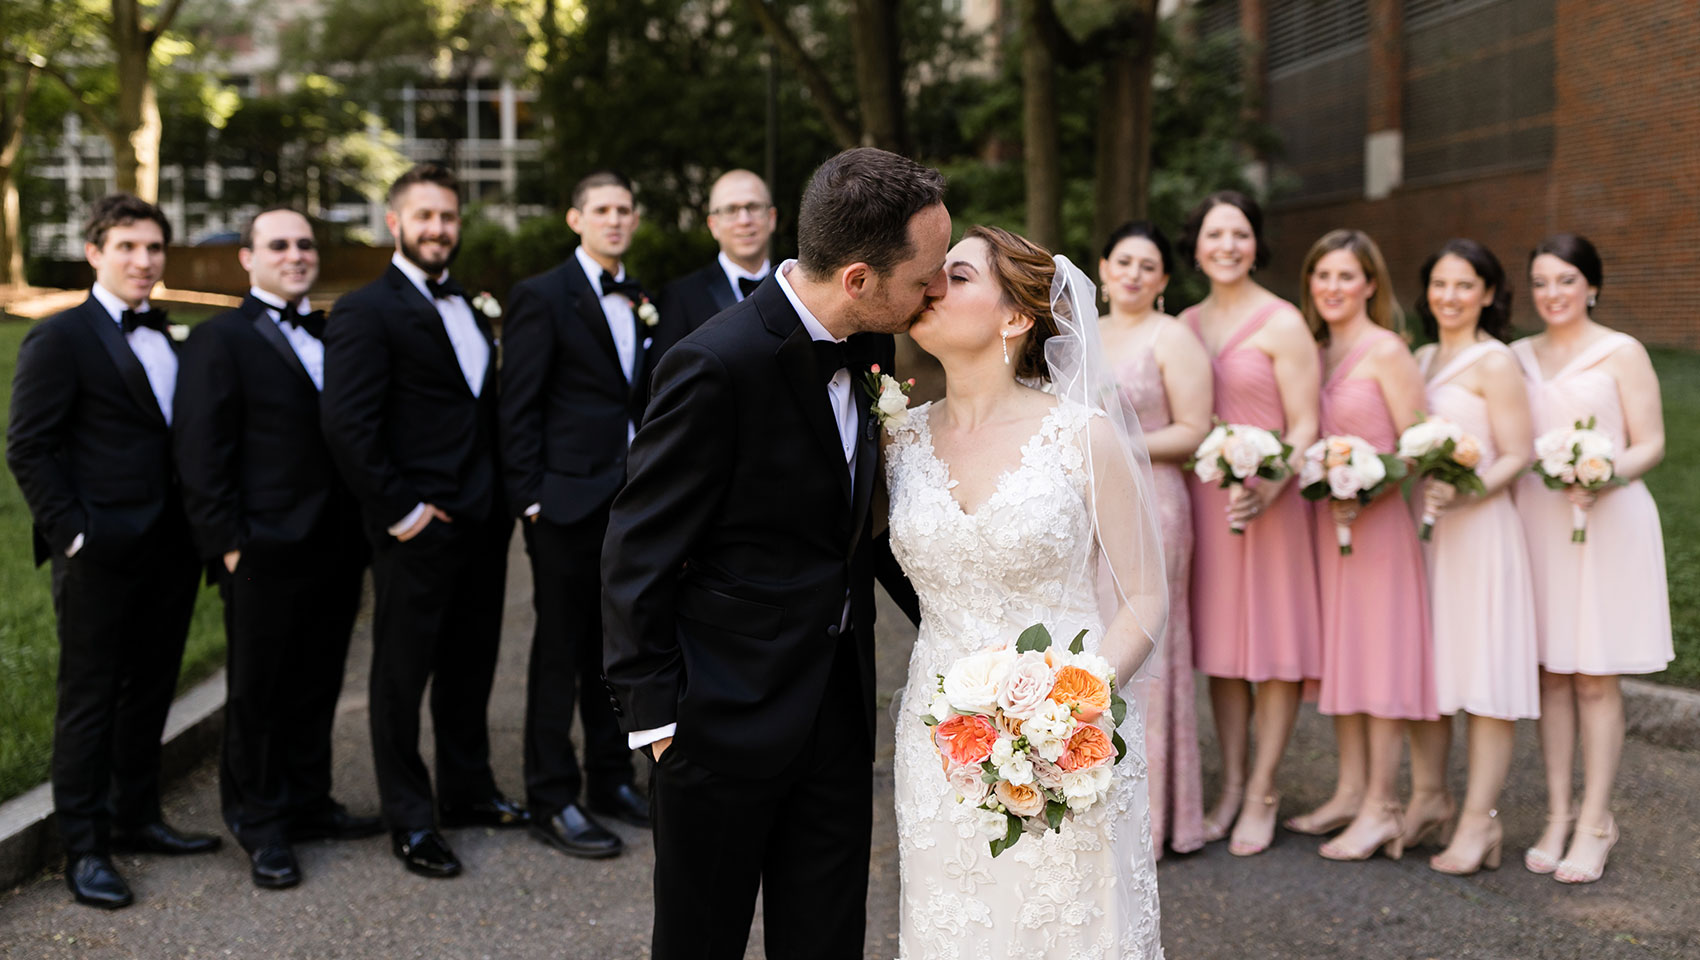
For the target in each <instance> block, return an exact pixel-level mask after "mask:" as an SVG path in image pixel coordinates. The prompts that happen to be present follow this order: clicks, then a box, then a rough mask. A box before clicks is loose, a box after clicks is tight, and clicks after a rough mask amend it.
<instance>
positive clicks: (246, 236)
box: [239, 203, 313, 250]
mask: <svg viewBox="0 0 1700 960" xmlns="http://www.w3.org/2000/svg"><path fill="white" fill-rule="evenodd" d="M268 213H293V214H297V215H299V216H300V217H301V219H303V220H305V221H307V228H308V229H309V230H311V229H312V228H313V218H312V217H309V216H307V215H306V214H305V213H302V212H301V211H299V210H297V209H295V208H294V207H291V206H289V205H287V204H281V203H280V204H278V205H277V206H273V207H267V208H265V209H264V210H261V211H260V212H259V213H256V214H254V215H253V216H251V217H249V218H248V222H247V223H244V224H243V225H242V240H241V242H240V244H239V246H240V247H241V248H242V249H243V250H252V249H254V222H255V221H256V220H259V219H260V218H261V217H263V216H265V215H266V214H268Z"/></svg>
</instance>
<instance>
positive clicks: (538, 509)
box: [525, 502, 543, 517]
mask: <svg viewBox="0 0 1700 960" xmlns="http://www.w3.org/2000/svg"><path fill="white" fill-rule="evenodd" d="M542 512H543V504H542V503H541V502H539V503H534V504H532V505H531V506H529V507H526V508H525V515H526V516H528V517H535V516H537V515H538V514H539V513H542Z"/></svg>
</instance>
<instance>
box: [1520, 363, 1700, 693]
mask: <svg viewBox="0 0 1700 960" xmlns="http://www.w3.org/2000/svg"><path fill="white" fill-rule="evenodd" d="M1631 343H1634V340H1633V339H1632V338H1631V337H1630V336H1629V335H1627V334H1622V333H1615V332H1614V333H1610V334H1608V335H1606V336H1605V337H1604V338H1603V339H1601V340H1599V341H1597V342H1595V343H1594V344H1593V346H1591V347H1589V348H1588V349H1586V350H1584V351H1582V352H1581V353H1580V354H1578V355H1577V356H1576V358H1575V359H1573V360H1571V361H1570V362H1569V363H1568V364H1566V365H1565V367H1564V369H1563V370H1560V371H1559V372H1558V373H1556V374H1554V375H1553V376H1552V377H1551V378H1550V379H1549V378H1547V377H1545V376H1543V375H1542V373H1541V368H1540V364H1539V363H1538V362H1536V360H1535V353H1534V351H1533V350H1531V349H1529V343H1528V341H1526V340H1525V341H1519V342H1517V343H1515V344H1513V345H1512V348H1511V352H1512V353H1513V354H1515V355H1516V357H1517V360H1518V362H1519V363H1521V364H1522V366H1523V375H1524V377H1525V378H1526V380H1527V381H1528V384H1529V406H1530V409H1531V412H1532V413H1533V414H1534V420H1535V435H1536V436H1540V435H1541V434H1543V433H1545V432H1547V431H1548V430H1555V429H1558V428H1560V427H1571V426H1574V425H1575V423H1576V421H1577V420H1581V421H1584V422H1586V421H1587V419H1588V418H1589V417H1593V418H1594V419H1595V429H1598V430H1599V431H1601V432H1602V433H1604V434H1606V435H1607V436H1609V437H1611V439H1612V442H1613V443H1615V444H1617V449H1618V450H1622V449H1623V448H1624V447H1625V446H1626V445H1627V443H1628V437H1627V434H1626V432H1625V430H1624V423H1623V405H1622V402H1621V401H1620V399H1619V397H1618V392H1617V381H1616V380H1615V379H1613V377H1612V376H1611V374H1609V373H1606V372H1605V371H1604V370H1601V369H1599V368H1598V367H1599V363H1600V361H1602V360H1604V359H1605V358H1606V357H1607V356H1608V355H1610V354H1612V353H1613V352H1615V351H1617V350H1618V349H1620V348H1622V347H1625V346H1627V345H1629V344H1631ZM1517 512H1518V513H1519V514H1521V515H1522V518H1523V532H1524V535H1525V536H1526V537H1527V538H1528V541H1529V567H1530V572H1531V573H1532V574H1533V575H1534V584H1535V625H1536V630H1537V636H1538V637H1539V644H1540V662H1541V666H1543V667H1545V668H1546V669H1547V670H1549V671H1551V672H1553V673H1588V674H1596V675H1602V676H1603V675H1614V674H1623V673H1657V672H1658V671H1660V670H1663V669H1664V668H1665V667H1666V666H1667V665H1668V664H1669V663H1670V662H1671V658H1672V657H1673V656H1675V652H1674V650H1673V649H1672V646H1671V629H1670V594H1669V592H1668V590H1669V588H1668V587H1667V586H1666V583H1665V546H1664V535H1663V533H1662V532H1661V531H1660V529H1659V508H1658V507H1657V506H1656V505H1655V504H1654V503H1653V495H1652V494H1651V493H1649V492H1647V486H1646V484H1644V483H1642V482H1641V481H1640V480H1636V481H1634V482H1633V483H1630V484H1628V485H1626V486H1621V487H1607V488H1606V489H1604V490H1602V491H1600V496H1599V499H1598V500H1597V501H1596V502H1595V504H1594V508H1593V510H1591V511H1589V513H1588V539H1587V540H1586V541H1585V542H1583V543H1572V542H1570V528H1571V518H1570V501H1569V500H1568V499H1566V498H1565V495H1564V492H1563V491H1561V490H1548V489H1547V488H1546V486H1545V485H1544V484H1543V483H1542V482H1541V478H1540V477H1538V476H1535V475H1534V474H1532V473H1530V474H1525V475H1524V476H1522V477H1520V478H1519V479H1518V481H1517Z"/></svg>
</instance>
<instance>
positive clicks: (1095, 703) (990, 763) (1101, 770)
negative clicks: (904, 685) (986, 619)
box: [916, 623, 1127, 857]
mask: <svg viewBox="0 0 1700 960" xmlns="http://www.w3.org/2000/svg"><path fill="white" fill-rule="evenodd" d="M1085 638H1086V631H1085V630H1082V631H1080V633H1078V634H1076V635H1075V637H1074V641H1073V642H1072V643H1071V644H1069V646H1068V649H1067V650H1063V649H1062V648H1061V647H1060V645H1055V644H1052V642H1051V634H1050V631H1049V630H1047V629H1045V626H1044V625H1043V624H1038V623H1036V624H1034V625H1033V626H1031V627H1028V628H1027V629H1026V630H1023V631H1022V632H1021V636H1020V637H1019V638H1017V640H1016V642H1015V646H1014V647H1013V648H1005V649H1002V650H988V651H985V652H982V653H975V654H970V655H968V656H966V657H963V658H961V659H959V660H957V661H956V662H955V663H953V664H951V666H950V668H949V669H948V670H947V671H946V672H944V673H942V674H939V675H938V687H937V691H936V693H935V694H934V696H933V699H932V702H931V703H922V704H919V705H918V706H917V707H916V712H918V713H919V714H920V715H921V719H922V721H923V722H924V723H926V724H927V726H929V727H931V728H932V732H933V745H934V746H935V747H937V748H938V752H939V760H940V762H941V764H942V766H943V769H944V777H945V780H946V781H947V782H948V783H949V784H950V786H951V787H952V788H953V789H954V790H955V791H956V795H957V799H958V801H959V802H961V803H968V804H972V805H973V809H974V816H975V819H976V822H977V825H978V827H979V829H980V832H981V834H982V835H983V836H985V838H986V840H987V841H988V842H989V843H990V844H991V851H992V856H994V857H995V856H997V855H998V854H1000V853H1002V852H1004V851H1005V850H1008V849H1009V848H1010V847H1012V846H1014V845H1015V843H1016V841H1018V840H1020V839H1021V835H1022V834H1023V833H1034V834H1042V833H1044V831H1046V830H1054V831H1057V832H1061V830H1062V825H1063V822H1064V821H1065V820H1068V819H1071V818H1072V817H1073V816H1074V814H1076V813H1079V812H1082V811H1085V810H1089V809H1091V808H1092V807H1093V806H1094V805H1095V804H1097V803H1099V802H1100V801H1102V800H1103V799H1104V797H1105V796H1106V795H1108V793H1109V789H1110V782H1111V779H1112V777H1113V773H1112V770H1111V768H1112V767H1113V766H1114V765H1115V764H1116V763H1119V762H1120V761H1121V758H1122V757H1123V756H1125V755H1126V754H1127V744H1126V743H1124V742H1123V741H1122V738H1121V735H1120V734H1118V733H1116V726H1117V725H1118V724H1120V723H1121V721H1122V718H1123V717H1125V716H1126V715H1127V703H1126V701H1124V700H1122V698H1121V696H1120V695H1118V694H1117V693H1116V673H1115V669H1114V668H1113V667H1111V666H1110V664H1109V661H1107V660H1105V659H1104V658H1103V657H1100V656H1098V655H1097V654H1093V653H1087V652H1086V651H1085V648H1084V644H1083V643H1082V641H1084V640H1085Z"/></svg>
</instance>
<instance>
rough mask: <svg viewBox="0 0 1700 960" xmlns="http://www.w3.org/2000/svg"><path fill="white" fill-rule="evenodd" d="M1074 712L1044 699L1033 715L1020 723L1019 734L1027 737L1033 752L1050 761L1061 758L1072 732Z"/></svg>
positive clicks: (1053, 761)
mask: <svg viewBox="0 0 1700 960" xmlns="http://www.w3.org/2000/svg"><path fill="white" fill-rule="evenodd" d="M1074 726H1075V720H1074V714H1073V713H1072V712H1071V711H1070V710H1069V708H1068V707H1066V706H1064V705H1062V704H1060V703H1057V702H1055V701H1052V700H1046V701H1045V702H1044V703H1043V704H1041V705H1040V706H1039V709H1038V710H1037V711H1035V712H1034V714H1033V716H1032V717H1031V718H1030V719H1028V720H1026V721H1024V722H1023V723H1022V724H1021V735H1022V736H1024V737H1026V738H1027V742H1028V744H1029V745H1031V746H1032V748H1033V752H1035V753H1037V754H1038V755H1039V756H1040V757H1041V758H1043V759H1045V760H1048V761H1050V762H1052V763H1055V762H1057V761H1058V760H1060V759H1062V755H1063V751H1064V750H1066V749H1067V748H1068V737H1069V734H1072V733H1073V732H1074Z"/></svg>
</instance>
